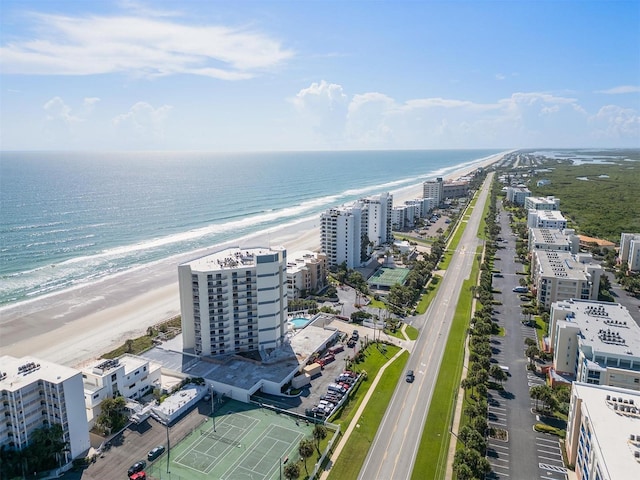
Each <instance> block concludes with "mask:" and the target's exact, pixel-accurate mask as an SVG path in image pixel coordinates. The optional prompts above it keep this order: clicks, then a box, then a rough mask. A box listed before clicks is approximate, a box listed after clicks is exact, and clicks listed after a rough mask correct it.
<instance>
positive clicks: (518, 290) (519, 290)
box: [513, 287, 529, 293]
mask: <svg viewBox="0 0 640 480" xmlns="http://www.w3.org/2000/svg"><path fill="white" fill-rule="evenodd" d="M513 291H514V292H516V293H529V289H528V288H527V287H515V288H514V289H513Z"/></svg>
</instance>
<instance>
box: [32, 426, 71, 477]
mask: <svg viewBox="0 0 640 480" xmlns="http://www.w3.org/2000/svg"><path fill="white" fill-rule="evenodd" d="M67 447H68V444H67V442H65V441H64V431H63V430H62V426H61V425H59V424H53V425H51V426H50V427H42V428H38V429H36V430H34V431H33V432H31V435H30V436H29V447H28V451H29V456H30V457H31V462H32V467H31V468H34V469H36V470H50V469H52V468H56V467H59V466H60V464H61V463H62V458H63V456H64V453H65V452H66V451H67Z"/></svg>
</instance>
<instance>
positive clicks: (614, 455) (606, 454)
mask: <svg viewBox="0 0 640 480" xmlns="http://www.w3.org/2000/svg"><path fill="white" fill-rule="evenodd" d="M565 448H566V452H567V460H568V462H569V463H570V464H572V465H575V473H576V477H577V479H578V480H617V479H631V478H640V393H638V392H631V391H629V390H625V389H620V388H612V387H605V386H596V385H586V384H584V383H578V382H576V383H574V384H573V387H572V388H571V403H570V405H569V417H568V421H567V436H566V441H565Z"/></svg>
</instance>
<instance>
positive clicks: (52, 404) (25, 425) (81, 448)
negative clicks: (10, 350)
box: [0, 355, 90, 465]
mask: <svg viewBox="0 0 640 480" xmlns="http://www.w3.org/2000/svg"><path fill="white" fill-rule="evenodd" d="M0 402H1V404H2V411H3V412H4V415H2V416H1V418H0V446H2V447H6V448H9V449H16V450H22V449H23V448H24V447H26V446H27V445H28V444H29V442H30V435H31V434H32V433H33V431H34V430H36V429H39V428H42V427H48V426H51V425H54V424H58V425H61V426H62V432H63V437H64V441H65V442H67V443H68V445H69V451H68V452H66V453H65V454H64V457H65V458H64V459H62V461H61V463H62V464H63V465H64V464H67V463H69V462H70V461H71V460H72V459H74V458H77V457H78V456H80V455H82V454H83V453H85V452H87V451H88V450H89V447H90V444H89V427H88V424H87V416H86V414H85V409H84V391H83V388H82V375H81V374H80V372H79V371H78V370H75V369H73V368H69V367H64V366H62V365H57V364H55V363H50V362H47V361H44V360H37V359H35V358H31V357H23V358H14V357H10V356H8V355H5V356H3V357H0Z"/></svg>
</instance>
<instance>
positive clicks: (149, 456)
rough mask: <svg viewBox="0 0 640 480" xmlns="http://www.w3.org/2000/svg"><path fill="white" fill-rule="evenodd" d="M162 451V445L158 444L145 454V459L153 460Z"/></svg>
mask: <svg viewBox="0 0 640 480" xmlns="http://www.w3.org/2000/svg"><path fill="white" fill-rule="evenodd" d="M163 453H164V445H158V446H157V447H155V448H154V449H153V450H151V451H150V452H149V453H148V454H147V460H149V461H150V462H153V461H154V460H155V459H156V458H158V457H159V456H160V455H162V454H163Z"/></svg>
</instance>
